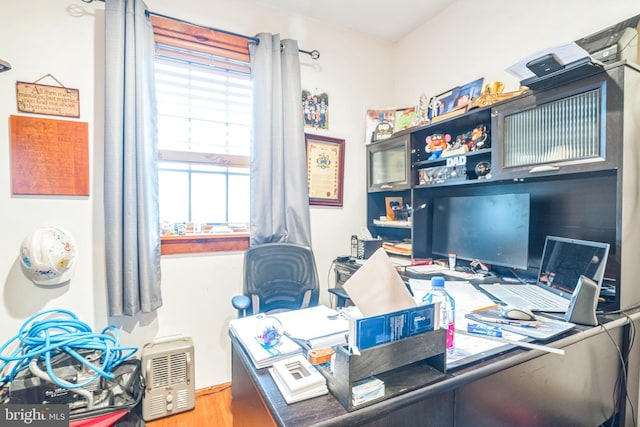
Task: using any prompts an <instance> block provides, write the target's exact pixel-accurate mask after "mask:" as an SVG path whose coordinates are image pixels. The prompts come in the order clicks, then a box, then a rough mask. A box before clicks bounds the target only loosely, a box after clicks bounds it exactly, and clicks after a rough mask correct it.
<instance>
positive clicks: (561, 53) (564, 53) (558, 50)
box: [507, 42, 589, 81]
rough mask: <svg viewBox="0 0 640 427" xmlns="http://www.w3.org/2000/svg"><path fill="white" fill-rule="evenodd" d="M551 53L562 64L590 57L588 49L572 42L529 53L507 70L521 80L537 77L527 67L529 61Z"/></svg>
mask: <svg viewBox="0 0 640 427" xmlns="http://www.w3.org/2000/svg"><path fill="white" fill-rule="evenodd" d="M550 53H551V54H554V55H555V56H556V57H557V58H558V60H559V62H560V64H562V65H567V64H571V63H572V62H575V61H579V60H581V59H584V58H588V57H589V53H588V52H587V51H586V50H584V49H583V48H581V47H580V46H578V45H577V44H575V43H573V42H571V43H566V44H562V45H559V46H554V47H550V48H547V49H543V50H540V51H538V52H536V53H533V54H531V55H528V56H527V57H526V58H523V59H521V60H520V61H518V62H517V63H515V64H514V65H512V66H510V67H509V68H507V72H508V73H509V74H511V75H513V76H515V77H516V78H518V79H519V80H520V81H523V80H526V79H528V78H531V77H536V75H535V73H534V72H533V71H531V70H530V69H528V68H527V63H529V62H530V61H532V60H534V59H538V58H540V57H542V56H544V55H547V54H550Z"/></svg>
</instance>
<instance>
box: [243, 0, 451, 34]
mask: <svg viewBox="0 0 640 427" xmlns="http://www.w3.org/2000/svg"><path fill="white" fill-rule="evenodd" d="M255 1H256V2H257V3H261V4H265V5H269V6H271V7H274V8H276V9H281V10H286V11H288V12H293V13H298V14H300V15H303V16H305V17H308V18H313V19H316V20H318V21H322V22H325V23H328V24H332V25H335V26H336V27H340V28H344V29H349V30H354V31H358V32H360V33H363V34H366V35H369V36H373V37H377V38H381V39H384V40H387V41H391V42H396V41H398V40H400V39H401V38H403V37H404V36H406V35H407V34H409V33H410V32H412V31H413V30H415V29H416V28H418V27H419V26H421V25H422V24H424V23H425V22H426V21H428V20H429V19H431V18H432V17H434V16H435V15H436V14H438V13H439V12H440V11H441V10H443V9H444V8H445V7H446V6H447V5H448V4H450V3H451V2H452V0H402V2H401V4H402V6H401V7H400V6H399V5H398V4H397V3H396V4H394V1H393V0H322V1H318V0H255Z"/></svg>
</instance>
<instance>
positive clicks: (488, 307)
mask: <svg viewBox="0 0 640 427" xmlns="http://www.w3.org/2000/svg"><path fill="white" fill-rule="evenodd" d="M498 307H500V304H491V305H488V306H486V307H480V308H476V309H474V310H471V312H472V313H479V312H481V311H486V310H491V309H492V308H498Z"/></svg>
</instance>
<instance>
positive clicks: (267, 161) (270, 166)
mask: <svg viewBox="0 0 640 427" xmlns="http://www.w3.org/2000/svg"><path fill="white" fill-rule="evenodd" d="M257 37H258V39H259V43H258V44H257V45H255V44H252V45H251V46H250V53H251V67H252V76H253V94H254V99H253V102H254V113H253V119H254V120H253V140H252V151H251V167H250V171H251V246H255V245H259V244H262V243H273V242H289V243H298V244H302V245H307V246H311V225H310V219H309V192H308V189H307V163H306V145H305V140H304V127H303V126H304V124H303V118H302V101H301V99H302V98H301V97H302V86H301V84H300V59H299V57H298V43H297V42H296V41H295V40H282V41H281V40H280V36H279V35H272V34H265V33H261V34H258V36H257ZM281 45H282V49H281Z"/></svg>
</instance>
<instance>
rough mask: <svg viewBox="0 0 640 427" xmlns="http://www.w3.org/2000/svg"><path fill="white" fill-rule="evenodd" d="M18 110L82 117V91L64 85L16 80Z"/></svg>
mask: <svg viewBox="0 0 640 427" xmlns="http://www.w3.org/2000/svg"><path fill="white" fill-rule="evenodd" d="M16 99H17V103H18V111H21V112H23V113H34V114H48V115H51V116H63V117H80V91H79V90H78V89H70V88H68V87H64V86H49V85H42V84H37V83H26V82H16Z"/></svg>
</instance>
